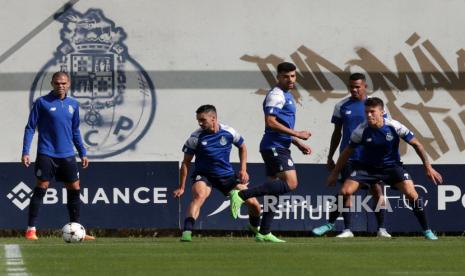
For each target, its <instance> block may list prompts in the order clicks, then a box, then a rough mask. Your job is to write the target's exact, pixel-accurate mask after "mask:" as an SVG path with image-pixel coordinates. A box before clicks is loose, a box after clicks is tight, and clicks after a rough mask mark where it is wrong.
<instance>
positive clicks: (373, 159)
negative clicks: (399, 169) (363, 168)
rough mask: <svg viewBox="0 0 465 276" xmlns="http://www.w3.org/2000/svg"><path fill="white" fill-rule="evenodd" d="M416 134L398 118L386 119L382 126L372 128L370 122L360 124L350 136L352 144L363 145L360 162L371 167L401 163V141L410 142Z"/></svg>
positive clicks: (354, 145) (355, 145)
mask: <svg viewBox="0 0 465 276" xmlns="http://www.w3.org/2000/svg"><path fill="white" fill-rule="evenodd" d="M414 137H415V136H414V135H413V133H412V132H411V131H410V130H409V129H408V128H407V127H405V126H404V125H403V124H401V123H400V122H398V121H396V120H392V119H386V118H385V119H384V125H383V126H382V127H381V128H372V127H369V126H368V123H366V122H364V123H362V124H360V125H359V126H358V127H357V128H356V129H355V130H354V131H353V132H352V135H351V137H350V146H352V147H361V148H362V151H361V154H360V161H359V162H360V163H361V164H363V165H367V166H370V167H379V168H383V167H389V166H393V165H400V164H402V162H401V161H400V154H399V142H400V139H403V140H404V141H405V142H410V140H412V139H413V138H414Z"/></svg>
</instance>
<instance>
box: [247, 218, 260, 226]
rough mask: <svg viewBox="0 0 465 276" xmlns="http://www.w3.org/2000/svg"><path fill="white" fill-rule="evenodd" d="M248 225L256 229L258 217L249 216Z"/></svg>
mask: <svg viewBox="0 0 465 276" xmlns="http://www.w3.org/2000/svg"><path fill="white" fill-rule="evenodd" d="M249 223H250V225H252V226H253V227H258V226H259V225H260V217H259V216H258V217H254V216H252V215H249Z"/></svg>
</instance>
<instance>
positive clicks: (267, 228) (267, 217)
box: [260, 210, 274, 235]
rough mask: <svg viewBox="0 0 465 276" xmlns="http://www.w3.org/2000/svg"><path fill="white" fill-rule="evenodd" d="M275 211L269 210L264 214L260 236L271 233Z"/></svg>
mask: <svg viewBox="0 0 465 276" xmlns="http://www.w3.org/2000/svg"><path fill="white" fill-rule="evenodd" d="M273 218H274V211H271V210H268V211H266V212H263V215H262V223H261V224H260V234H262V235H266V234H268V233H270V232H271V223H272V222H273Z"/></svg>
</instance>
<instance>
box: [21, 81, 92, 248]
mask: <svg viewBox="0 0 465 276" xmlns="http://www.w3.org/2000/svg"><path fill="white" fill-rule="evenodd" d="M70 83H71V82H70V77H69V75H68V74H67V73H65V72H56V73H54V74H53V76H52V82H51V84H52V87H53V90H52V91H51V92H50V93H48V94H47V95H45V96H42V97H40V98H38V99H37V100H36V101H35V102H34V105H33V107H32V110H31V113H30V115H29V120H28V122H27V125H26V128H25V131H24V140H23V152H22V157H21V163H22V164H23V165H24V166H26V167H29V165H30V164H31V159H30V156H29V150H30V148H31V142H32V138H33V136H34V132H35V130H36V128H37V131H38V133H39V139H38V144H37V158H36V162H35V168H34V171H35V176H36V186H35V188H34V193H33V195H32V198H31V202H30V204H29V216H28V228H27V230H26V235H25V236H26V239H28V240H37V239H38V238H37V235H36V220H37V216H38V214H39V207H40V205H41V203H42V201H43V197H44V196H45V193H46V191H47V188H48V186H49V184H50V180H52V179H53V178H55V179H56V180H57V181H62V182H64V184H65V187H66V191H67V208H68V214H69V220H70V222H79V216H80V212H79V209H80V204H81V201H80V198H79V191H80V182H79V172H78V167H77V164H76V158H75V153H74V147H76V149H77V150H78V153H79V157H80V159H81V161H82V167H83V168H87V166H88V165H89V160H88V159H87V157H86V149H85V148H84V145H83V143H82V138H81V132H80V130H79V103H78V102H77V101H76V100H75V99H73V98H71V97H70V96H68V95H67V92H68V89H69V87H70ZM85 239H86V240H93V239H95V238H94V237H92V236H89V235H87V236H86V237H85Z"/></svg>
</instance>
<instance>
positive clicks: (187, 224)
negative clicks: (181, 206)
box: [184, 217, 195, 231]
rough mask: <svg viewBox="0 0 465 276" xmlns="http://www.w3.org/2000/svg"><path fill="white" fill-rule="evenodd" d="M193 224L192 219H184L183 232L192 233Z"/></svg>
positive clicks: (193, 219) (193, 220)
mask: <svg viewBox="0 0 465 276" xmlns="http://www.w3.org/2000/svg"><path fill="white" fill-rule="evenodd" d="M194 224H195V218H193V217H187V218H186V219H184V231H192V229H193V228H194Z"/></svg>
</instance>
